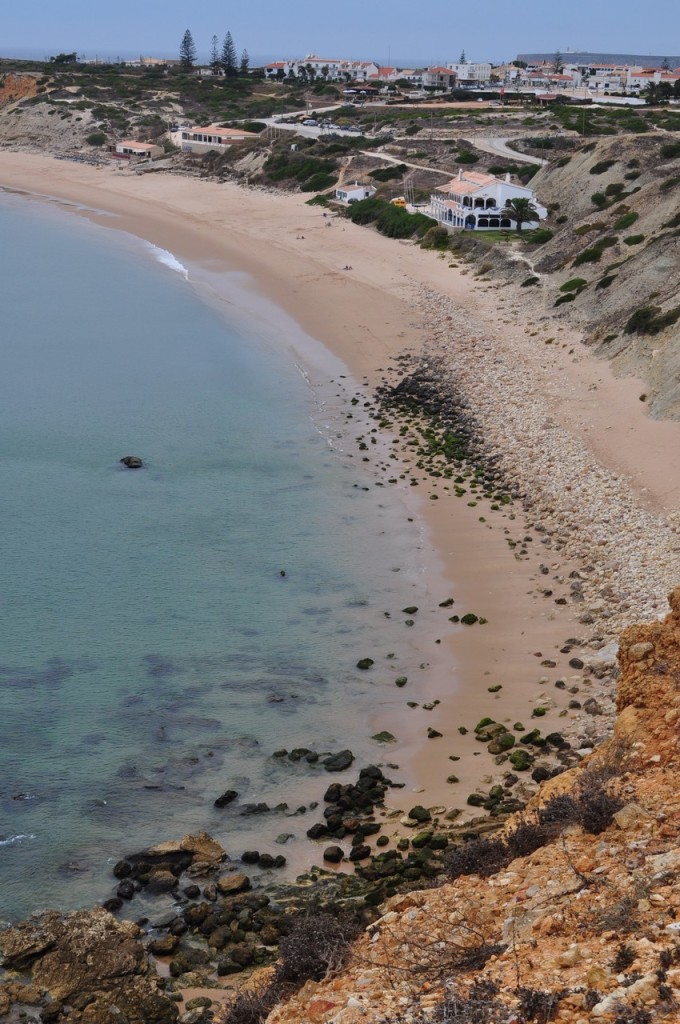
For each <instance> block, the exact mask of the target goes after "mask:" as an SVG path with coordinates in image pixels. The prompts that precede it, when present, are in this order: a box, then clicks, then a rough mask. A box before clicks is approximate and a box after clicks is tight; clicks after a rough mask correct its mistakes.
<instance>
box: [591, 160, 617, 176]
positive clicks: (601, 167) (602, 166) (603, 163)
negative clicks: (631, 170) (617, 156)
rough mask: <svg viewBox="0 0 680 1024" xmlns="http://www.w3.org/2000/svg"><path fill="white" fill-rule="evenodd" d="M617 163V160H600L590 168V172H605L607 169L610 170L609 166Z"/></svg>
mask: <svg viewBox="0 0 680 1024" xmlns="http://www.w3.org/2000/svg"><path fill="white" fill-rule="evenodd" d="M615 163H616V160H600V162H599V163H597V164H593V166H592V167H591V168H590V173H591V174H604V173H605V171H608V170H609V168H610V167H613V166H614V164H615Z"/></svg>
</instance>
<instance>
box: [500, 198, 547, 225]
mask: <svg viewBox="0 0 680 1024" xmlns="http://www.w3.org/2000/svg"><path fill="white" fill-rule="evenodd" d="M503 215H504V216H505V217H507V218H508V219H509V220H514V222H515V224H516V225H517V230H518V231H521V230H522V224H530V223H531V222H532V221H536V220H538V210H537V209H536V207H535V206H534V204H533V203H532V201H531V200H530V199H526V198H525V197H524V196H518V197H517V199H506V200H505V206H504V207H503Z"/></svg>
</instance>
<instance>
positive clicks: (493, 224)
mask: <svg viewBox="0 0 680 1024" xmlns="http://www.w3.org/2000/svg"><path fill="white" fill-rule="evenodd" d="M500 226H501V222H500V221H499V219H498V217H490V218H489V227H490V228H499V227H500Z"/></svg>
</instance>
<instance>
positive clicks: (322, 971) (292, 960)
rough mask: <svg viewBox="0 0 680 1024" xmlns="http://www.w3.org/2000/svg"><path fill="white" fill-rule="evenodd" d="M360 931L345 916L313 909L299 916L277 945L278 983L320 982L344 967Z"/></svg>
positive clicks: (356, 925) (350, 919)
mask: <svg viewBox="0 0 680 1024" xmlns="http://www.w3.org/2000/svg"><path fill="white" fill-rule="evenodd" d="M360 930H361V929H360V926H359V925H358V924H357V922H356V921H354V920H353V919H352V918H350V917H349V916H347V915H345V916H343V915H338V916H337V917H336V916H334V915H333V914H329V913H326V912H324V911H314V910H313V911H308V912H306V913H304V914H301V915H300V916H299V917H297V918H296V919H295V921H294V922H293V926H292V928H291V930H290V933H289V934H288V935H286V936H285V938H283V939H282V940H281V942H280V944H279V964H278V966H277V969H276V977H277V979H278V981H280V982H286V983H288V982H293V983H295V984H303V983H304V982H305V981H308V980H310V979H311V980H312V981H320V980H321V979H322V978H324V977H325V976H326V974H328V972H329V971H333V970H337V969H338V968H339V967H341V966H342V965H343V963H344V962H345V960H346V959H347V956H348V954H349V951H350V947H351V945H352V942H353V941H354V939H356V937H357V936H358V934H359V932H360Z"/></svg>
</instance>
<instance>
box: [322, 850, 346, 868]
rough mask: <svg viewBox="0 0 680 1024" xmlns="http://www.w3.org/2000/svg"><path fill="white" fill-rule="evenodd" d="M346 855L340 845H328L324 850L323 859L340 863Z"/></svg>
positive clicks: (332, 862)
mask: <svg viewBox="0 0 680 1024" xmlns="http://www.w3.org/2000/svg"><path fill="white" fill-rule="evenodd" d="M344 856H345V854H344V853H343V851H342V849H341V848H340V847H339V846H327V847H326V849H325V850H324V851H323V859H324V860H327V861H329V863H331V864H339V863H340V861H341V860H342V858H343V857H344Z"/></svg>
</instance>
